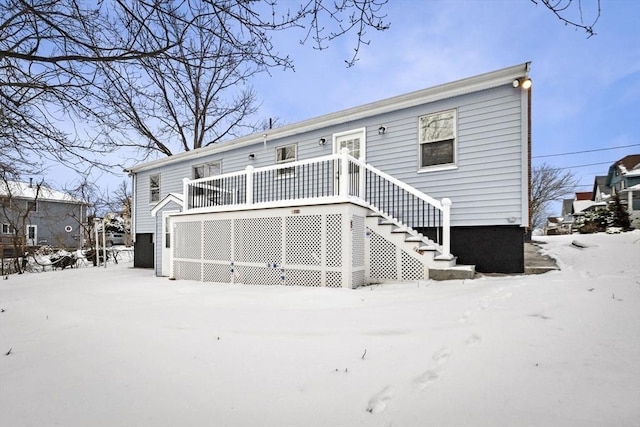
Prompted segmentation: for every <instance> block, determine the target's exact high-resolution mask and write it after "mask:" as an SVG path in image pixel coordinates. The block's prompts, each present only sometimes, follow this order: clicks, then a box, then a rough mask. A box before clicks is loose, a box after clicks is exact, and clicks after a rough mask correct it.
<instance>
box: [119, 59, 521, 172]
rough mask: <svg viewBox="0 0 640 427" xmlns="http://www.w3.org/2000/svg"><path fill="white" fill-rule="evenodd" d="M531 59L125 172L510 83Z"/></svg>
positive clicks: (213, 145) (188, 152)
mask: <svg viewBox="0 0 640 427" xmlns="http://www.w3.org/2000/svg"><path fill="white" fill-rule="evenodd" d="M530 65H531V63H530V62H525V63H523V64H519V65H514V66H512V67H508V68H503V69H501V70H497V71H492V72H489V73H484V74H480V75H477V76H474V77H468V78H466V79H462V80H457V81H454V82H451V83H445V84H441V85H438V86H433V87H431V88H427V89H421V90H418V91H415V92H410V93H407V94H404V95H399V96H395V97H393V98H387V99H384V100H381V101H376V102H372V103H369V104H364V105H361V106H358V107H353V108H349V109H346V110H342V111H338V112H335V113H330V114H326V115H324V116H320V117H316V118H313V119H309V120H304V121H302V122H298V123H294V124H291V125H287V126H283V127H280V128H276V129H269V130H267V131H264V132H260V133H256V134H252V135H248V136H245V137H241V138H238V139H234V140H232V141H226V142H218V143H215V144H211V145H209V146H206V147H203V148H199V149H197V150H192V151H187V152H184V153H179V154H175V155H173V156H169V157H165V158H162V159H158V160H153V161H151V162H148V163H144V164H141V165H137V166H132V167H130V168H127V169H125V172H131V173H138V172H142V171H145V170H149V169H155V168H157V167H160V166H163V165H165V164H169V163H174V162H179V161H184V160H188V159H192V158H195V157H201V156H203V155H207V154H214V153H220V152H225V151H228V150H231V149H233V148H237V147H244V146H248V145H253V144H258V143H263V142H265V139H266V141H272V140H275V139H280V138H285V137H288V136H294V135H299V134H301V133H305V132H311V131H314V130H317V129H322V128H325V127H329V126H333V125H339V124H342V123H345V122H350V121H354V120H359V119H363V118H367V117H372V116H377V115H380V114H384V113H388V112H392V111H397V110H402V109H405V108H411V107H415V106H418V105H423V104H427V103H430V102H435V101H439V100H442V99H447V98H453V97H455V96H460V95H465V94H468V93H473V92H479V91H482V90H486V89H491V88H494V87H498V86H502V85H505V84H511V83H512V82H513V80H515V79H518V78H523V77H529V68H530Z"/></svg>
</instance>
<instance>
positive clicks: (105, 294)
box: [0, 232, 640, 427]
mask: <svg viewBox="0 0 640 427" xmlns="http://www.w3.org/2000/svg"><path fill="white" fill-rule="evenodd" d="M536 239H537V240H541V241H544V242H546V243H544V244H543V246H544V248H545V252H546V253H548V254H549V255H551V256H553V257H554V258H557V259H558V260H559V264H560V266H561V268H562V270H561V271H556V272H550V273H546V274H543V275H537V276H500V277H483V278H479V279H476V280H473V281H464V282H462V281H451V282H423V283H421V284H398V285H385V286H372V287H367V288H362V289H358V290H355V291H352V290H342V289H316V288H303V287H282V286H273V287H261V286H242V285H212V284H202V283H197V282H187V281H169V280H167V279H163V278H155V277H153V276H152V272H151V271H149V270H138V269H133V268H130V267H131V263H130V262H129V263H126V262H125V263H123V262H121V263H120V264H119V265H110V266H109V267H108V268H107V269H101V268H94V267H86V268H80V269H75V270H68V269H67V270H64V271H55V272H46V273H30V274H24V275H21V276H11V277H9V279H8V280H1V281H0V307H1V308H2V309H3V310H4V312H2V313H0V352H1V353H0V426H3V427H10V426H12V427H13V426H396V427H398V426H581V427H582V426H638V425H640V233H639V232H634V233H623V234H619V235H606V234H597V235H584V236H583V235H579V236H576V235H574V236H549V237H537V238H536ZM574 239H575V240H578V241H579V242H581V243H582V244H583V245H585V246H586V247H585V248H578V247H576V246H573V245H571V242H572V241H573V240H574ZM7 353H9V354H8V355H7Z"/></svg>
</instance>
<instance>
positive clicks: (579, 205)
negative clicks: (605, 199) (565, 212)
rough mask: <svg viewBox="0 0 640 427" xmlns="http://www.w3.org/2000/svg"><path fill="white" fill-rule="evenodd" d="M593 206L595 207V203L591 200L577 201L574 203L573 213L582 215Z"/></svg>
mask: <svg viewBox="0 0 640 427" xmlns="http://www.w3.org/2000/svg"><path fill="white" fill-rule="evenodd" d="M593 205H595V202H592V201H591V200H576V201H574V202H573V213H580V212H582V211H584V210H585V209H588V208H590V207H591V206H593Z"/></svg>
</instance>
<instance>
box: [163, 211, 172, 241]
mask: <svg viewBox="0 0 640 427" xmlns="http://www.w3.org/2000/svg"><path fill="white" fill-rule="evenodd" d="M164 230H165V231H164V247H165V248H167V249H170V248H171V218H170V217H166V218H165V219H164Z"/></svg>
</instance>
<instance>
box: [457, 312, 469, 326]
mask: <svg viewBox="0 0 640 427" xmlns="http://www.w3.org/2000/svg"><path fill="white" fill-rule="evenodd" d="M469 316H471V312H470V311H465V312H464V314H463V315H462V316H460V318H459V319H458V323H461V324H462V323H467V321H468V320H469Z"/></svg>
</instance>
